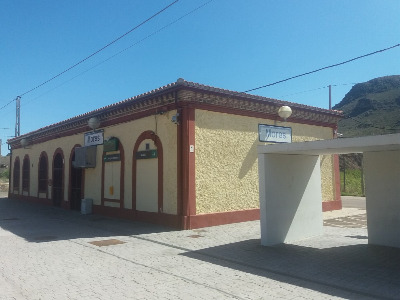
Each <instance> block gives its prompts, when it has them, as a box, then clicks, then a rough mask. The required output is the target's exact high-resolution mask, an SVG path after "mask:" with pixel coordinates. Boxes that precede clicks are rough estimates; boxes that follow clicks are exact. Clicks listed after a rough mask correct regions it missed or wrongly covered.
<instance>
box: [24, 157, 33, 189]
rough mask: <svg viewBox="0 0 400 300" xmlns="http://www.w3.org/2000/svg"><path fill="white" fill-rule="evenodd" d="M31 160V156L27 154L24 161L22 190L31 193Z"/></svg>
mask: <svg viewBox="0 0 400 300" xmlns="http://www.w3.org/2000/svg"><path fill="white" fill-rule="evenodd" d="M30 169H31V168H30V161H29V156H28V155H25V157H24V160H23V162H22V192H23V193H25V194H28V195H29V183H30V180H29V179H30Z"/></svg>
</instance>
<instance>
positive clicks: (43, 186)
mask: <svg viewBox="0 0 400 300" xmlns="http://www.w3.org/2000/svg"><path fill="white" fill-rule="evenodd" d="M48 170H49V168H48V158H47V154H46V152H42V153H41V154H40V158H39V174H38V175H39V176H38V181H39V182H38V192H39V193H45V194H46V198H47V186H48V181H49V174H48Z"/></svg>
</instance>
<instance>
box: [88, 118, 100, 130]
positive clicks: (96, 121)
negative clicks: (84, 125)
mask: <svg viewBox="0 0 400 300" xmlns="http://www.w3.org/2000/svg"><path fill="white" fill-rule="evenodd" d="M88 125H89V127H90V128H91V129H93V131H95V130H96V129H97V128H99V127H100V120H99V118H97V117H93V118H90V119H89V121H88Z"/></svg>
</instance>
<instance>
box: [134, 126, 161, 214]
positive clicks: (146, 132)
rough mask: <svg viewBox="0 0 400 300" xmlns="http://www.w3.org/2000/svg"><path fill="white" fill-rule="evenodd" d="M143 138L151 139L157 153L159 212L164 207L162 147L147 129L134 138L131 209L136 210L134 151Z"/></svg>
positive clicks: (155, 136)
mask: <svg viewBox="0 0 400 300" xmlns="http://www.w3.org/2000/svg"><path fill="white" fill-rule="evenodd" d="M144 140H152V141H153V142H154V144H155V145H156V147H157V153H158V158H157V159H158V187H157V190H158V212H159V213H161V212H162V210H163V207H164V204H163V198H164V158H163V157H164V155H163V148H162V144H161V140H160V138H159V137H158V136H157V135H156V134H155V132H154V131H151V130H148V131H144V132H142V133H141V134H140V135H139V137H138V138H137V140H136V143H135V147H134V148H133V154H132V209H133V210H134V211H136V182H137V180H136V178H137V176H136V172H137V162H136V153H137V151H138V149H139V146H140V144H141V143H142V142H143V141H144Z"/></svg>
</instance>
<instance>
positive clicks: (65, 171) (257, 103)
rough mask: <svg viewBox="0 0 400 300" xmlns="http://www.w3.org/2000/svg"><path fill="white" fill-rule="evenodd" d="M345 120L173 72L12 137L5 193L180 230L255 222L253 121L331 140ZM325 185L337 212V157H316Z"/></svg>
mask: <svg viewBox="0 0 400 300" xmlns="http://www.w3.org/2000/svg"><path fill="white" fill-rule="evenodd" d="M283 105H287V106H290V107H291V109H292V112H293V113H292V115H291V117H290V118H289V119H287V120H286V121H284V120H282V119H281V118H280V117H279V116H278V114H277V112H278V109H279V108H280V107H281V106H283ZM341 118H342V115H341V113H339V112H337V111H332V110H326V109H321V108H316V107H311V106H306V105H302V104H296V103H290V102H286V101H280V100H275V99H270V98H265V97H260V96H254V95H250V94H245V93H239V92H234V91H229V90H224V89H220V88H215V87H210V86H206V85H202V84H198V83H193V82H188V81H185V80H183V79H178V80H177V81H176V82H174V83H171V84H168V85H166V86H163V87H161V88H158V89H156V90H152V91H150V92H147V93H145V94H141V95H138V96H135V97H133V98H129V99H126V100H124V101H121V102H118V103H115V104H112V105H109V106H106V107H103V108H100V109H97V110H94V111H91V112H88V113H85V114H82V115H79V116H76V117H73V118H70V119H68V120H65V121H61V122H59V123H56V124H53V125H49V126H47V127H44V128H41V129H38V130H36V131H32V132H29V133H27V134H24V135H21V136H18V137H16V138H13V139H10V140H8V144H9V148H10V149H11V163H10V167H11V174H10V189H9V197H10V198H12V199H24V200H27V201H32V202H38V203H42V204H48V205H54V206H60V207H63V208H65V209H71V210H80V208H81V201H82V199H92V201H93V212H94V213H95V214H102V215H107V216H112V217H120V218H126V219H131V220H137V221H145V222H152V223H157V224H161V225H167V226H171V227H174V228H179V229H194V228H200V227H206V226H214V225H221V224H228V223H234V222H241V221H249V220H257V219H259V218H260V213H259V190H258V185H259V179H258V162H257V146H258V145H263V144H265V143H264V142H260V141H259V133H258V125H259V124H265V125H275V126H285V127H290V128H291V130H292V142H300V141H313V140H322V139H332V138H335V135H336V130H337V122H338V120H340V119H341ZM89 120H90V122H88V121H89ZM89 125H90V126H91V128H90V127H89ZM288 180H290V178H288ZM321 186H322V200H321V209H322V210H324V211H326V210H333V209H340V208H341V200H340V180H339V164H338V158H337V156H335V155H327V156H322V157H321Z"/></svg>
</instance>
